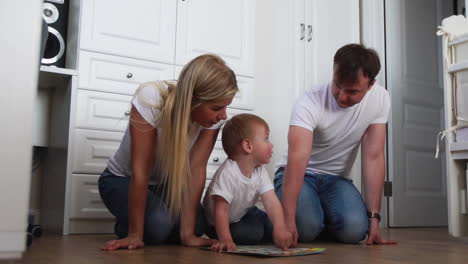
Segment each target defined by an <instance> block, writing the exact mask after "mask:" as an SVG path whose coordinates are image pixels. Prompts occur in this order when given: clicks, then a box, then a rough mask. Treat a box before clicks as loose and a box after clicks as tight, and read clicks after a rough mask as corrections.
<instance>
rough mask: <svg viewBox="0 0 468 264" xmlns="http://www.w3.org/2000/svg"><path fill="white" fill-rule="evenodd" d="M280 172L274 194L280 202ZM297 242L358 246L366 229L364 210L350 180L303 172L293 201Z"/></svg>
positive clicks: (281, 188) (282, 175)
mask: <svg viewBox="0 0 468 264" xmlns="http://www.w3.org/2000/svg"><path fill="white" fill-rule="evenodd" d="M283 177H284V170H283V169H281V168H280V169H278V171H277V172H276V175H275V181H274V183H275V191H276V193H277V195H278V197H279V198H280V200H282V198H283ZM296 226H297V232H298V234H299V241H300V242H303V243H308V242H312V241H313V240H314V239H316V238H317V237H318V236H319V235H320V237H321V238H322V237H323V238H328V239H333V240H336V241H338V242H342V243H353V244H354V243H359V241H361V240H363V239H365V238H366V234H367V231H368V229H369V220H368V218H367V209H366V205H365V203H364V200H363V199H362V196H361V194H360V193H359V191H358V190H357V189H356V187H355V186H354V185H353V183H352V182H351V181H350V180H347V179H345V178H343V177H340V176H335V175H326V174H318V173H309V172H307V173H306V174H305V176H304V183H303V185H302V189H301V192H300V194H299V197H298V201H297V210H296Z"/></svg>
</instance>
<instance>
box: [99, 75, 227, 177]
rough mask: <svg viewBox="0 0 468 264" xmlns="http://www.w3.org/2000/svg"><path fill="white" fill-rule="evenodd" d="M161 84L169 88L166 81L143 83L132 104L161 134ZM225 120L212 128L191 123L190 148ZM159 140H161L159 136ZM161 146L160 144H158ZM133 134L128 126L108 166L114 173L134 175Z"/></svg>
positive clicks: (154, 172) (127, 175)
mask: <svg viewBox="0 0 468 264" xmlns="http://www.w3.org/2000/svg"><path fill="white" fill-rule="evenodd" d="M159 86H162V87H164V88H165V89H167V88H168V87H167V85H166V84H165V83H164V82H149V83H145V84H143V85H142V87H141V88H140V89H139V90H138V92H137V93H136V95H135V97H134V98H133V100H132V105H133V106H134V107H135V108H136V110H137V111H138V113H139V114H140V115H141V116H142V117H143V118H144V119H145V121H146V122H148V123H149V124H151V125H152V126H153V127H155V128H157V134H158V135H161V131H162V129H163V128H162V127H161V126H160V119H159V118H160V115H161V111H160V110H159V104H160V103H161V96H160V94H159V93H160V90H159V88H158V87H159ZM223 123H224V122H219V123H217V124H215V125H214V126H212V127H210V128H204V127H202V126H200V125H199V124H198V123H195V122H193V123H191V127H192V129H190V133H189V146H188V150H190V149H191V148H192V146H193V145H194V144H195V141H196V140H197V138H198V135H199V134H200V131H201V130H203V129H219V128H220V127H221V126H222V125H223ZM157 140H158V142H159V141H160V140H161V139H160V137H158V139H157ZM157 145H158V146H160V144H157ZM130 147H131V135H130V129H129V127H127V129H126V130H125V134H124V136H123V138H122V142H121V143H120V146H119V148H118V150H117V151H116V152H115V153H114V155H113V156H112V158H111V159H110V160H109V162H108V163H107V168H108V169H109V170H110V172H112V174H114V175H117V176H126V177H129V176H131V175H132V163H131V162H132V161H131V155H130V153H131V149H130ZM155 174H157V172H156V171H153V175H152V177H151V181H152V182H154V181H157V177H156V175H155Z"/></svg>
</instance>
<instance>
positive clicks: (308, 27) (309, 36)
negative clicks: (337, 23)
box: [307, 25, 312, 42]
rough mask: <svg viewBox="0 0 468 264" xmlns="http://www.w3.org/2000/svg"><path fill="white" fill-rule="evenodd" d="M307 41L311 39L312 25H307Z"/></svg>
mask: <svg viewBox="0 0 468 264" xmlns="http://www.w3.org/2000/svg"><path fill="white" fill-rule="evenodd" d="M307 29H308V32H307V36H308V37H307V42H310V41H311V40H312V25H307Z"/></svg>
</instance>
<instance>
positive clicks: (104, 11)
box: [80, 0, 177, 64]
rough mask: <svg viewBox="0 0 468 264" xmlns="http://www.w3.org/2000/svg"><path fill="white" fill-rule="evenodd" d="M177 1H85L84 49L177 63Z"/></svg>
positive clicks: (83, 15) (82, 33)
mask: <svg viewBox="0 0 468 264" xmlns="http://www.w3.org/2000/svg"><path fill="white" fill-rule="evenodd" d="M176 5H177V1H174V0H138V1H123V0H99V1H95V0H82V12H81V14H82V16H81V43H80V46H81V49H85V50H91V51H97V52H102V53H108V54H113V55H119V56H125V57H131V58H137V59H144V60H151V61H158V62H164V63H171V64H173V63H174V52H175V29H176V11H177V10H176Z"/></svg>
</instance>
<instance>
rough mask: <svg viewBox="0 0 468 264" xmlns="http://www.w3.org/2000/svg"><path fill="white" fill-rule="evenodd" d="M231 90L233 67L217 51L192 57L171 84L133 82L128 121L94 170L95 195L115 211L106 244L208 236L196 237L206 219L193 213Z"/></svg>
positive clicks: (195, 240)
mask: <svg viewBox="0 0 468 264" xmlns="http://www.w3.org/2000/svg"><path fill="white" fill-rule="evenodd" d="M237 91H238V88H237V82H236V76H235V74H234V72H233V71H232V70H231V69H230V68H229V67H228V66H226V64H225V62H224V61H223V60H222V59H221V58H219V57H218V56H215V55H202V56H199V57H197V58H195V59H193V60H192V61H191V62H190V63H188V64H187V65H186V66H185V67H184V69H183V70H182V72H181V74H180V77H179V80H178V82H177V83H176V84H174V83H169V82H152V83H146V84H143V85H141V86H140V88H138V90H137V92H136V94H135V97H134V99H133V100H132V109H131V112H130V121H129V127H128V128H127V131H126V132H125V135H124V137H123V139H122V143H121V145H120V147H119V149H118V150H117V152H116V153H115V154H114V156H113V157H112V158H111V159H110V160H109V163H108V167H107V168H106V170H105V171H104V172H103V174H102V175H101V177H100V178H99V192H100V194H101V198H102V200H103V201H104V204H105V205H106V206H107V208H108V209H109V211H110V212H111V213H112V214H113V215H114V216H115V217H116V224H115V230H114V231H115V233H116V235H117V236H118V237H119V238H120V239H118V240H112V241H109V242H108V243H107V244H106V245H105V246H104V247H103V249H104V250H115V249H119V248H128V249H137V248H141V247H143V246H144V244H160V243H164V242H167V241H170V240H175V241H177V240H178V239H179V238H180V240H181V242H182V244H184V245H187V246H208V245H211V244H212V243H213V241H211V240H208V239H204V238H201V237H199V236H201V235H202V234H203V233H204V223H205V221H204V217H203V215H202V214H200V213H198V212H201V210H200V206H199V204H200V197H201V194H202V191H203V188H204V186H205V180H206V165H207V163H208V158H209V156H210V154H211V151H212V150H213V146H214V143H215V141H216V137H217V135H218V132H219V128H220V126H221V122H220V121H221V120H225V119H226V117H227V116H226V107H227V106H228V105H229V104H230V103H231V102H232V99H233V97H234V95H235V93H236V92H237ZM153 184H154V185H153ZM150 186H151V187H150ZM179 219H180V227H179Z"/></svg>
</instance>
